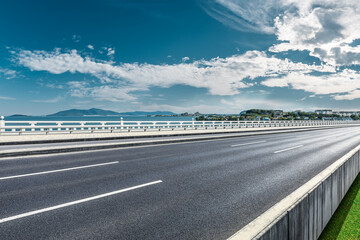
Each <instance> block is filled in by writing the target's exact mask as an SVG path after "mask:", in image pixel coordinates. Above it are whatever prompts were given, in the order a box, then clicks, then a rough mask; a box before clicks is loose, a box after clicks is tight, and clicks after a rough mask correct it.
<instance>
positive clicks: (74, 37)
mask: <svg viewBox="0 0 360 240" xmlns="http://www.w3.org/2000/svg"><path fill="white" fill-rule="evenodd" d="M72 40H73V41H74V42H76V43H78V42H80V41H81V36H79V35H76V34H74V35H73V36H72Z"/></svg>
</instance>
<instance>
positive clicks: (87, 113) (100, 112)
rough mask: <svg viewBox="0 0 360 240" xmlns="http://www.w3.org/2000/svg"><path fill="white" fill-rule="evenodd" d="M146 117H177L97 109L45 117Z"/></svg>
mask: <svg viewBox="0 0 360 240" xmlns="http://www.w3.org/2000/svg"><path fill="white" fill-rule="evenodd" d="M148 115H177V114H176V113H173V112H168V111H156V112H143V111H136V112H124V113H119V112H114V111H109V110H102V109H97V108H91V109H88V110H84V109H70V110H65V111H61V112H57V113H54V114H50V115H47V116H49V117H83V116H148Z"/></svg>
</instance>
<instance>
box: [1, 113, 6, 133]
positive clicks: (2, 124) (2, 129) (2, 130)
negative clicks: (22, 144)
mask: <svg viewBox="0 0 360 240" xmlns="http://www.w3.org/2000/svg"><path fill="white" fill-rule="evenodd" d="M4 128H5V120H4V116H1V120H0V132H5V129H4Z"/></svg>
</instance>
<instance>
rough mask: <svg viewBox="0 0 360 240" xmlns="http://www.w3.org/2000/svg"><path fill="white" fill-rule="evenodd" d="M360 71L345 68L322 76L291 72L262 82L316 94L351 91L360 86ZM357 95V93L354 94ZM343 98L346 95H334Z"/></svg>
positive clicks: (338, 98) (268, 85)
mask: <svg viewBox="0 0 360 240" xmlns="http://www.w3.org/2000/svg"><path fill="white" fill-rule="evenodd" d="M359 79H360V73H359V72H357V71H354V70H344V71H342V72H338V73H335V74H326V75H320V76H314V75H307V74H302V73H296V72H293V73H289V74H288V75H285V76H282V77H279V78H271V79H268V80H265V81H263V82H262V84H263V85H265V86H267V87H289V88H290V87H291V88H293V89H297V90H304V91H306V92H311V93H314V94H338V93H350V92H353V91H355V90H356V89H358V88H360V81H359ZM352 96H353V97H355V95H352ZM334 98H335V99H337V100H341V99H342V98H344V97H334Z"/></svg>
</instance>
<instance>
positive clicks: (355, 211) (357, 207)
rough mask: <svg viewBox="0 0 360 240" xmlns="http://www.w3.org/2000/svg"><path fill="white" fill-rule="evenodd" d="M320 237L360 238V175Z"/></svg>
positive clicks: (328, 239)
mask: <svg viewBox="0 0 360 240" xmlns="http://www.w3.org/2000/svg"><path fill="white" fill-rule="evenodd" d="M319 239H320V240H330V239H331V240H333V239H341V240H355V239H360V175H359V176H358V177H357V178H356V179H355V181H354V183H353V184H352V185H351V187H350V189H349V191H348V192H347V193H346V196H345V198H344V199H343V200H342V201H341V203H340V205H339V207H338V208H337V210H336V211H335V213H334V215H333V217H332V218H331V220H330V222H329V223H328V224H327V225H326V228H325V229H324V231H323V232H322V234H321V236H320V238H319Z"/></svg>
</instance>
